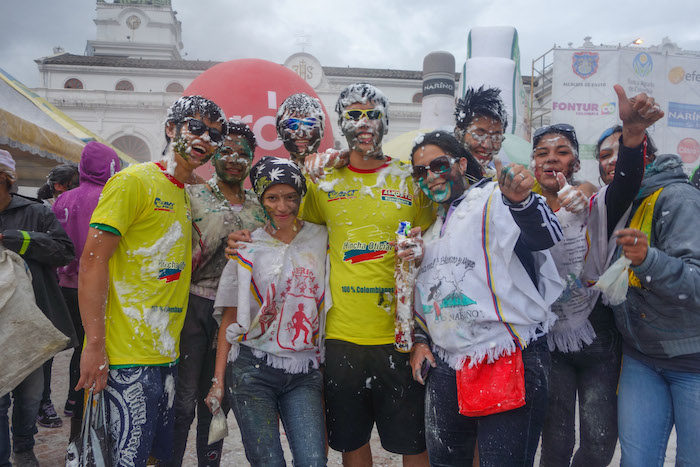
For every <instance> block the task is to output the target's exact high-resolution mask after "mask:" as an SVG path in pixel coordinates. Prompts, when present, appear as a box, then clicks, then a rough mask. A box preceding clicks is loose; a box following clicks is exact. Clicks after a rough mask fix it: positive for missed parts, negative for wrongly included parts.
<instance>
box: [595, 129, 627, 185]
mask: <svg viewBox="0 0 700 467" xmlns="http://www.w3.org/2000/svg"><path fill="white" fill-rule="evenodd" d="M621 134H622V132H617V133H613V134H612V135H610V136H608V137H607V138H605V139H604V140H603V142H602V143H601V145H600V151H599V153H600V156H599V157H598V170H599V171H600V179H601V180H602V181H603V183H604V184H606V185H610V182H612V181H613V178H614V177H615V166H616V165H617V154H618V153H619V152H620V135H621Z"/></svg>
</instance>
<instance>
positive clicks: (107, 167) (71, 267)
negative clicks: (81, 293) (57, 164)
mask: <svg viewBox="0 0 700 467" xmlns="http://www.w3.org/2000/svg"><path fill="white" fill-rule="evenodd" d="M79 169H80V186H79V187H77V188H74V189H72V190H69V191H66V192H64V193H63V194H61V196H59V197H58V199H57V200H56V202H55V203H54V205H53V212H54V214H55V215H56V218H57V219H58V221H59V222H60V223H61V226H62V227H63V229H64V230H65V231H66V233H67V234H68V236H69V237H70V239H71V240H72V241H73V245H75V259H74V260H73V261H72V262H71V263H70V264H68V265H67V266H64V267H62V268H58V283H59V285H60V286H61V287H69V288H73V289H77V288H78V269H79V266H80V255H82V254H83V248H84V247H85V240H86V239H87V234H88V229H89V228H90V217H92V211H94V210H95V207H97V201H98V200H99V199H100V194H101V193H102V188H103V187H104V186H105V184H106V183H107V180H109V178H110V177H111V176H112V175H114V174H115V173H117V172H118V171H119V170H120V169H121V165H120V163H119V157H117V153H116V152H115V151H114V149H112V148H110V147H109V146H105V145H104V144H101V143H97V142H94V141H93V142H90V143H88V144H87V145H85V147H84V148H83V152H82V155H81V156H80V167H79Z"/></svg>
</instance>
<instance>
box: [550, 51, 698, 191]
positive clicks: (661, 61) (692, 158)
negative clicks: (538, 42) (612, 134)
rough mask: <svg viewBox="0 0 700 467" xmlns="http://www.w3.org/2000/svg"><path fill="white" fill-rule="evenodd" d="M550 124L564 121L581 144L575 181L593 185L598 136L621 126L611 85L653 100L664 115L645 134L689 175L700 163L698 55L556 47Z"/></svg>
mask: <svg viewBox="0 0 700 467" xmlns="http://www.w3.org/2000/svg"><path fill="white" fill-rule="evenodd" d="M552 79H553V84H552V123H569V124H571V125H573V126H574V127H575V128H576V133H577V136H578V138H579V142H580V143H581V151H580V152H581V165H582V170H581V172H580V178H582V179H586V180H590V181H592V182H594V183H595V182H598V167H597V162H596V161H595V157H594V149H595V145H596V143H597V141H598V137H599V136H600V134H601V133H603V131H605V130H606V129H607V128H609V127H611V126H613V125H615V124H618V123H619V122H620V120H619V117H618V109H617V96H616V94H615V91H614V89H613V85H614V84H621V85H622V86H623V87H624V88H625V91H626V92H627V95H628V96H629V97H632V96H634V95H636V94H639V93H641V92H645V93H647V94H649V95H651V96H653V97H654V98H655V99H656V101H657V102H658V104H659V105H660V106H661V108H662V109H663V110H664V112H666V116H665V117H664V118H663V119H662V120H661V121H659V122H658V123H657V124H656V125H654V126H653V127H652V128H651V129H650V130H649V133H650V135H651V136H652V138H653V139H654V142H655V144H656V146H657V147H658V148H659V153H668V152H671V153H675V154H679V155H680V156H681V157H682V158H683V161H684V162H685V164H686V170H687V171H688V172H690V171H691V170H692V169H694V168H695V167H696V166H697V165H698V163H699V162H700V143H699V141H700V57H690V56H679V55H673V54H661V53H657V52H650V51H639V50H634V49H617V48H615V49H612V50H611V49H610V48H599V49H596V48H588V49H555V50H554V67H553V77H552Z"/></svg>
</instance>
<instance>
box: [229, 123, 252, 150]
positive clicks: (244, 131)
mask: <svg viewBox="0 0 700 467" xmlns="http://www.w3.org/2000/svg"><path fill="white" fill-rule="evenodd" d="M226 133H227V134H228V135H240V136H242V137H243V138H244V139H245V140H246V142H247V143H248V146H250V149H251V151H253V152H255V148H257V147H258V142H257V140H256V139H255V134H254V133H253V130H251V129H250V127H249V126H248V125H247V124H245V123H243V122H242V121H240V120H236V119H233V118H229V119H228V122H227V123H226Z"/></svg>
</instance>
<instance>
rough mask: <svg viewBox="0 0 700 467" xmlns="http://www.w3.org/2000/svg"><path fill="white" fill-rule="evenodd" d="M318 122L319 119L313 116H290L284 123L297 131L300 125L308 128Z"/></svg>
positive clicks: (288, 127)
mask: <svg viewBox="0 0 700 467" xmlns="http://www.w3.org/2000/svg"><path fill="white" fill-rule="evenodd" d="M316 122H318V120H317V119H315V118H313V117H307V118H288V119H287V120H285V122H284V125H285V126H286V127H287V129H289V130H292V131H297V130H298V129H299V127H300V126H304V127H306V128H307V129H311V128H313V127H314V126H315V125H316Z"/></svg>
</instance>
